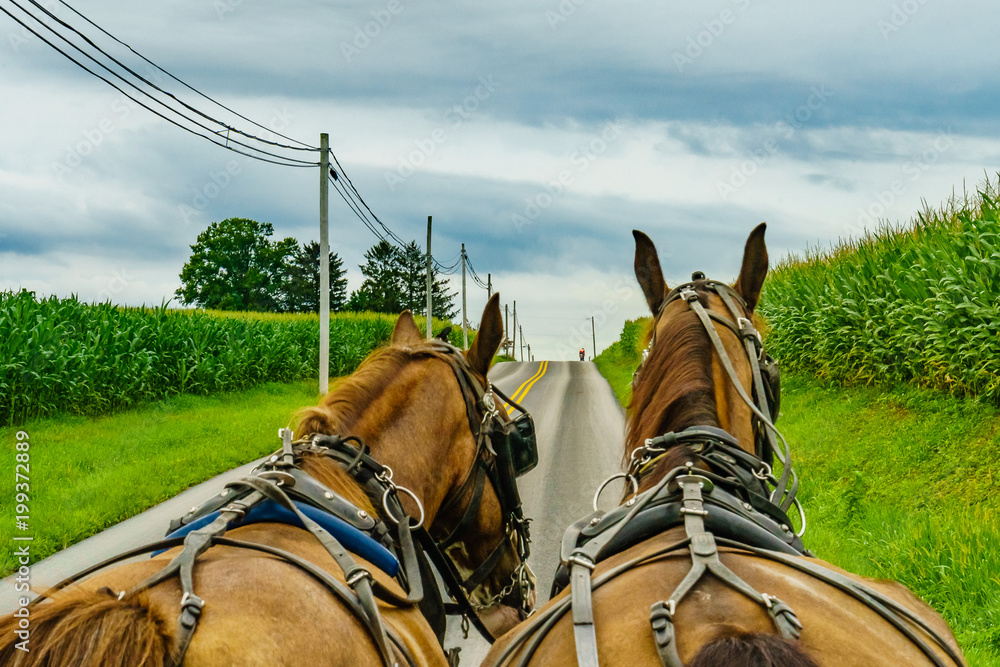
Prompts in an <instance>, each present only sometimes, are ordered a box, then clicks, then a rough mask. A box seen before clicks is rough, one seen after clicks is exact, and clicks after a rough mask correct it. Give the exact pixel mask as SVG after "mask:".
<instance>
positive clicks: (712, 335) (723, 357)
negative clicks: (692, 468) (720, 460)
mask: <svg viewBox="0 0 1000 667" xmlns="http://www.w3.org/2000/svg"><path fill="white" fill-rule="evenodd" d="M717 293H719V294H722V293H723V292H722V291H721V290H720V291H718V292H717ZM680 298H682V299H684V300H685V301H686V302H687V303H688V306H689V307H690V308H691V310H693V311H694V313H695V315H697V316H698V319H699V320H701V323H702V325H703V326H704V327H705V331H706V332H707V333H708V337H709V339H710V340H711V341H712V345H713V346H714V347H715V350H716V353H717V354H718V356H719V361H720V362H721V363H722V367H723V368H724V369H725V371H726V375H728V376H729V379H730V381H731V382H732V384H733V388H734V389H736V393H737V394H738V395H739V397H740V398H741V399H743V402H744V403H746V404H747V407H749V408H750V410H751V411H752V412H753V413H754V414H755V415H756V416H757V418H759V419H760V420H761V421H762V422H763V423H764V426H765V428H767V429H768V432H769V433H772V432H776V431H774V425H773V424H772V423H771V419H770V418H769V417H767V416H765V415H764V413H763V412H761V410H760V408H759V407H757V405H755V404H754V401H753V399H751V398H750V397H749V396H748V395H747V393H746V390H745V389H744V388H743V385H742V384H741V383H740V381H739V377H738V376H737V375H736V369H735V368H734V367H733V362H732V360H731V359H730V358H729V355H728V354H726V348H725V347H724V346H723V344H722V339H721V338H720V337H719V332H718V331H717V330H716V329H715V327H714V326H712V318H710V317H709V315H708V313H707V311H706V310H705V307H704V306H702V305H701V301H699V299H698V293H697V292H695V291H694V289H693V288H685V289H683V290H681V292H680ZM756 358H757V355H756V353H754V354H752V355H750V364H751V366H753V365H754V362H755V360H756ZM758 372H759V370H758ZM778 435H779V437H780V438H781V442H782V443H783V445H784V449H783V450H778V449H777V448H776V447H774V446H773V445H772V449H773V450H774V451H775V452H776V453H777V454H778V458H779V459H780V460H781V462H782V463H783V464H784V465H783V466H782V467H783V469H782V473H781V480H780V481H779V488H780V489H781V491H782V495H783V496H784V497H782V495H779V494H778V492H777V489H776V490H775V492H774V493H772V495H771V498H772V502H774V503H775V504H776V505H778V506H779V507H780V508H781V510H782V511H783V512H787V511H788V509H789V508H790V507H791V505H792V503H793V502H794V499H795V497H794V494H793V493H785V488H786V487H787V485H788V480H789V478H790V477H794V475H795V473H794V472H793V471H792V466H791V450H790V449H789V447H788V443H787V442H786V441H785V439H784V437H783V436H781V434H780V433H779V434H778ZM769 437H771V438H773V434H772V435H769ZM782 452H783V453H782ZM795 480H796V482H795V487H797V486H798V481H797V478H795ZM775 499H777V500H775Z"/></svg>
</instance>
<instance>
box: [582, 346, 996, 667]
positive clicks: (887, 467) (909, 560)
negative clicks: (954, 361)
mask: <svg viewBox="0 0 1000 667" xmlns="http://www.w3.org/2000/svg"><path fill="white" fill-rule="evenodd" d="M602 356H603V355H602ZM598 360H600V357H598ZM606 362H607V363H606V364H604V367H602V364H601V363H598V368H600V369H601V372H602V373H604V374H605V377H607V378H608V380H609V382H610V383H611V385H612V388H613V389H614V390H615V393H616V394H617V395H618V396H619V399H620V400H621V397H623V396H626V395H627V391H628V387H629V384H630V382H631V373H632V370H633V369H634V368H635V363H637V362H632V363H631V364H630V365H628V366H626V367H625V368H618V369H616V370H615V372H612V373H610V374H608V373H605V371H604V368H605V367H607V366H613V359H612V355H609V357H608V359H606ZM778 427H779V428H780V429H781V430H782V433H784V435H785V437H786V438H787V439H788V442H789V444H790V445H791V447H792V457H793V462H794V464H795V469H796V471H797V472H798V474H799V477H800V479H801V480H802V483H801V487H800V490H799V498H800V499H801V501H802V503H803V505H804V506H805V510H806V513H807V517H808V531H807V532H806V535H805V537H804V540H805V543H806V545H807V546H808V547H809V548H810V549H812V550H813V552H815V554H816V555H817V556H818V557H819V558H822V559H824V560H827V561H829V562H831V563H835V564H836V565H839V566H840V567H843V568H845V569H847V570H849V571H851V572H856V573H857V574H861V575H864V576H868V577H874V578H880V579H892V580H895V581H899V582H900V583H902V584H904V585H905V586H907V587H908V588H910V590H912V591H913V592H914V593H916V594H917V595H919V596H920V597H921V598H923V599H924V600H926V601H927V602H928V603H929V604H931V605H932V606H933V607H934V608H935V609H937V610H938V611H939V612H940V613H941V614H942V615H943V616H944V617H945V619H946V620H947V621H948V623H949V624H950V625H951V627H952V629H953V630H954V632H955V635H956V637H957V638H958V641H959V643H960V644H961V646H962V649H963V651H964V652H965V654H966V658H967V659H968V661H969V664H970V665H973V666H974V667H1000V596H998V595H997V591H998V590H1000V520H998V515H997V510H998V509H1000V474H998V473H997V467H996V461H997V460H998V459H1000V411H997V410H996V409H995V408H992V407H990V406H987V405H983V404H982V403H979V402H976V401H973V400H969V399H962V398H956V397H953V396H949V395H946V394H941V393H939V392H934V391H929V390H921V389H916V388H903V389H893V390H886V389H873V388H865V387H853V388H847V389H844V388H841V387H836V386H833V385H831V384H829V383H825V382H823V381H821V380H817V379H815V378H812V377H811V376H807V375H794V376H789V375H787V374H786V376H785V377H784V378H783V387H782V412H781V419H780V421H779V423H778ZM804 621H805V622H808V621H807V620H806V619H804Z"/></svg>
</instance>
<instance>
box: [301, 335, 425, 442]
mask: <svg viewBox="0 0 1000 667" xmlns="http://www.w3.org/2000/svg"><path fill="white" fill-rule="evenodd" d="M411 358H412V350H411V349H410V348H404V347H395V346H391V345H390V346H388V347H384V348H382V349H380V350H376V351H375V352H373V353H372V354H370V355H369V356H368V357H367V358H366V359H365V360H364V361H363V362H361V365H360V366H359V367H358V369H357V370H356V371H354V373H352V374H351V375H348V376H347V377H345V378H342V379H341V380H339V381H338V382H337V383H336V385H335V386H334V388H333V389H332V390H331V391H330V393H328V394H327V395H326V396H324V397H323V400H322V401H320V404H319V405H316V406H313V407H309V408H303V409H302V410H300V411H299V413H298V417H299V423H298V426H297V427H296V429H295V432H296V435H297V436H298V437H300V438H301V437H305V436H308V435H311V434H313V433H320V434H323V435H347V434H348V432H349V430H350V428H351V426H353V424H354V423H355V422H356V421H357V420H358V419H360V417H361V414H362V413H363V412H364V410H365V409H366V408H367V407H368V406H369V405H371V404H372V402H374V401H375V400H376V399H378V398H379V396H381V395H382V393H383V392H384V391H385V390H386V389H387V388H388V386H389V384H390V383H391V382H392V379H393V378H395V377H396V376H397V375H398V374H399V373H400V371H401V370H402V369H403V366H404V365H405V364H406V362H407V361H409V360H410V359H411Z"/></svg>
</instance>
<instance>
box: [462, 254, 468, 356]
mask: <svg viewBox="0 0 1000 667" xmlns="http://www.w3.org/2000/svg"><path fill="white" fill-rule="evenodd" d="M462 349H463V350H468V349H469V320H467V319H466V317H465V244H464V243H463V244H462Z"/></svg>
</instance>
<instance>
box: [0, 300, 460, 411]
mask: <svg viewBox="0 0 1000 667" xmlns="http://www.w3.org/2000/svg"><path fill="white" fill-rule="evenodd" d="M395 321H396V318H395V317H394V316H390V315H380V314H375V313H357V314H356V313H344V314H336V315H334V316H333V317H332V318H331V322H330V376H331V377H336V376H339V375H344V374H347V373H350V372H352V371H353V370H354V369H355V368H357V366H358V364H360V363H361V361H362V360H363V359H364V358H365V357H366V356H367V355H368V354H369V353H370V352H371V351H372V350H373V349H374V348H376V347H378V346H379V345H381V344H383V343H385V342H387V341H388V340H389V338H390V336H391V335H392V329H393V325H394V323H395ZM318 323H319V318H318V316H317V315H269V314H264V313H222V312H214V311H210V312H206V311H184V310H172V309H169V308H167V307H166V306H165V305H164V306H161V307H143V308H126V307H119V306H115V305H113V304H110V303H104V304H86V303H81V302H80V301H78V300H77V299H75V298H65V299H60V298H56V297H50V298H46V299H37V298H36V297H35V295H34V294H33V293H32V292H29V291H26V290H24V291H20V292H0V347H2V348H3V354H2V361H0V364H2V365H0V426H8V425H11V424H19V423H23V422H24V421H25V420H27V419H30V418H34V417H41V416H48V415H54V414H59V413H70V414H81V415H95V414H103V413H108V412H113V411H116V410H120V409H124V408H129V407H132V406H135V405H137V404H140V403H143V402H146V401H151V400H156V399H160V398H164V397H166V396H171V395H175V394H181V393H191V394H212V393H217V392H223V391H233V390H240V389H246V388H249V387H252V386H256V385H260V384H263V383H265V382H271V381H273V382H291V381H294V380H299V379H305V378H311V377H316V376H317V373H318V372H317V367H318V366H319V351H318V348H319V325H318ZM442 326H443V325H438V326H436V327H435V329H438V328H441V327H442ZM452 338H453V340H454V339H455V332H453V334H452ZM457 338H458V340H459V341H460V340H461V330H459V331H458V337H457Z"/></svg>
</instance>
